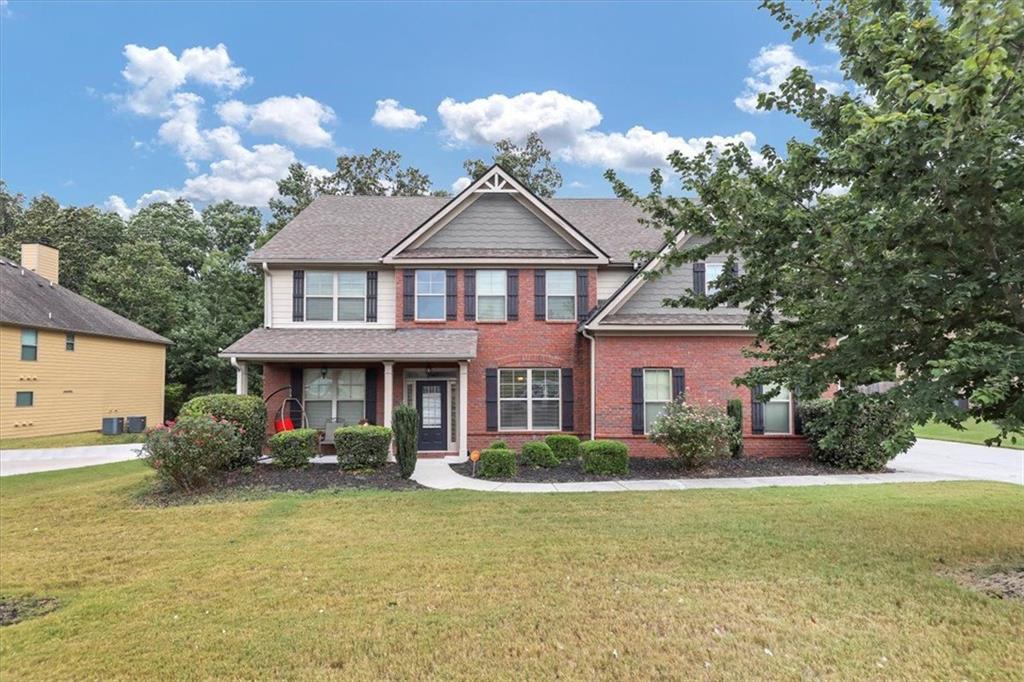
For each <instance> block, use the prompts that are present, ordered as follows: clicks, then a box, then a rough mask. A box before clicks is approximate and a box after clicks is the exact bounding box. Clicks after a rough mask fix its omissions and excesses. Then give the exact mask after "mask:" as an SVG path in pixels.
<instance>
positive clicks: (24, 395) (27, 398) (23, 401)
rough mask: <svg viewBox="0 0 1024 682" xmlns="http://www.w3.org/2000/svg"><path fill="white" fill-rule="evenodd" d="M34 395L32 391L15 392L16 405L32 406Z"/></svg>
mask: <svg viewBox="0 0 1024 682" xmlns="http://www.w3.org/2000/svg"><path fill="white" fill-rule="evenodd" d="M33 398H34V395H33V394H32V391H18V392H17V393H15V394H14V406H15V407H32V402H33V400H32V399H33Z"/></svg>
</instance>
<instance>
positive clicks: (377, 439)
mask: <svg viewBox="0 0 1024 682" xmlns="http://www.w3.org/2000/svg"><path fill="white" fill-rule="evenodd" d="M389 445H391V429H389V428H388V427H386V426H370V425H364V426H343V427H341V428H340V429H335V430H334V450H335V452H337V453H338V466H340V467H341V468H343V469H363V468H366V467H379V466H383V465H384V463H385V462H386V461H388V446H389Z"/></svg>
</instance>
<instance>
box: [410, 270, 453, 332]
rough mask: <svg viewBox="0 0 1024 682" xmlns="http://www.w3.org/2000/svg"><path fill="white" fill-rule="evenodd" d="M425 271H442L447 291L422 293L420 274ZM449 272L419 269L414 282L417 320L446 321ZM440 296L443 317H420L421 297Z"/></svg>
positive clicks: (414, 317)
mask: <svg viewBox="0 0 1024 682" xmlns="http://www.w3.org/2000/svg"><path fill="white" fill-rule="evenodd" d="M425 272H440V273H442V274H443V275H444V279H443V281H444V286H445V291H443V292H441V293H440V294H421V293H420V274H421V273H425ZM447 287H448V273H447V272H445V271H444V270H432V269H425V270H417V271H416V275H415V277H414V282H413V319H414V320H415V321H416V322H444V321H445V320H446V319H448V298H447V297H448V291H447ZM421 297H422V298H438V297H440V299H441V304H442V305H441V317H420V298H421Z"/></svg>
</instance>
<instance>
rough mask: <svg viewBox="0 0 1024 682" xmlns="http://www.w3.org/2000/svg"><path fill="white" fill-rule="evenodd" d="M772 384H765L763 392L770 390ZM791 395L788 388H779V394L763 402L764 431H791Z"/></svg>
mask: <svg viewBox="0 0 1024 682" xmlns="http://www.w3.org/2000/svg"><path fill="white" fill-rule="evenodd" d="M774 388H775V387H774V386H765V387H764V392H765V393H768V392H769V391H772V390H773V389H774ZM791 403H792V396H791V395H790V392H789V389H787V388H781V389H779V394H778V395H777V396H775V397H774V398H772V399H771V400H769V401H768V402H766V403H765V404H764V432H765V433H791V432H792V430H791V423H790V415H791V413H792V410H791V409H790V404H791Z"/></svg>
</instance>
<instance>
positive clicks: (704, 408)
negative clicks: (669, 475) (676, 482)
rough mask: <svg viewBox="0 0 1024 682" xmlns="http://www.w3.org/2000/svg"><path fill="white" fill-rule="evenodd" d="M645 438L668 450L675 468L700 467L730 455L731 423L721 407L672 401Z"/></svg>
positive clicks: (731, 440) (731, 441)
mask: <svg viewBox="0 0 1024 682" xmlns="http://www.w3.org/2000/svg"><path fill="white" fill-rule="evenodd" d="M648 438H649V439H650V441H651V442H652V443H656V444H658V445H660V446H662V447H663V448H665V449H666V450H668V456H669V459H671V461H672V464H673V465H675V466H676V467H680V468H682V467H688V468H692V467H699V466H701V465H703V464H707V463H708V462H710V461H711V460H713V459H719V458H721V457H728V456H729V455H730V454H731V451H730V448H731V446H732V443H733V421H732V419H730V418H729V416H728V415H726V414H725V410H723V409H722V408H720V407H715V406H713V405H693V404H690V403H685V402H682V401H675V402H671V403H669V404H668V405H666V406H665V411H664V412H663V413H662V415H661V416H660V417H658V419H657V420H656V421H655V422H654V425H653V426H652V427H651V433H650V435H649V436H648Z"/></svg>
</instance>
